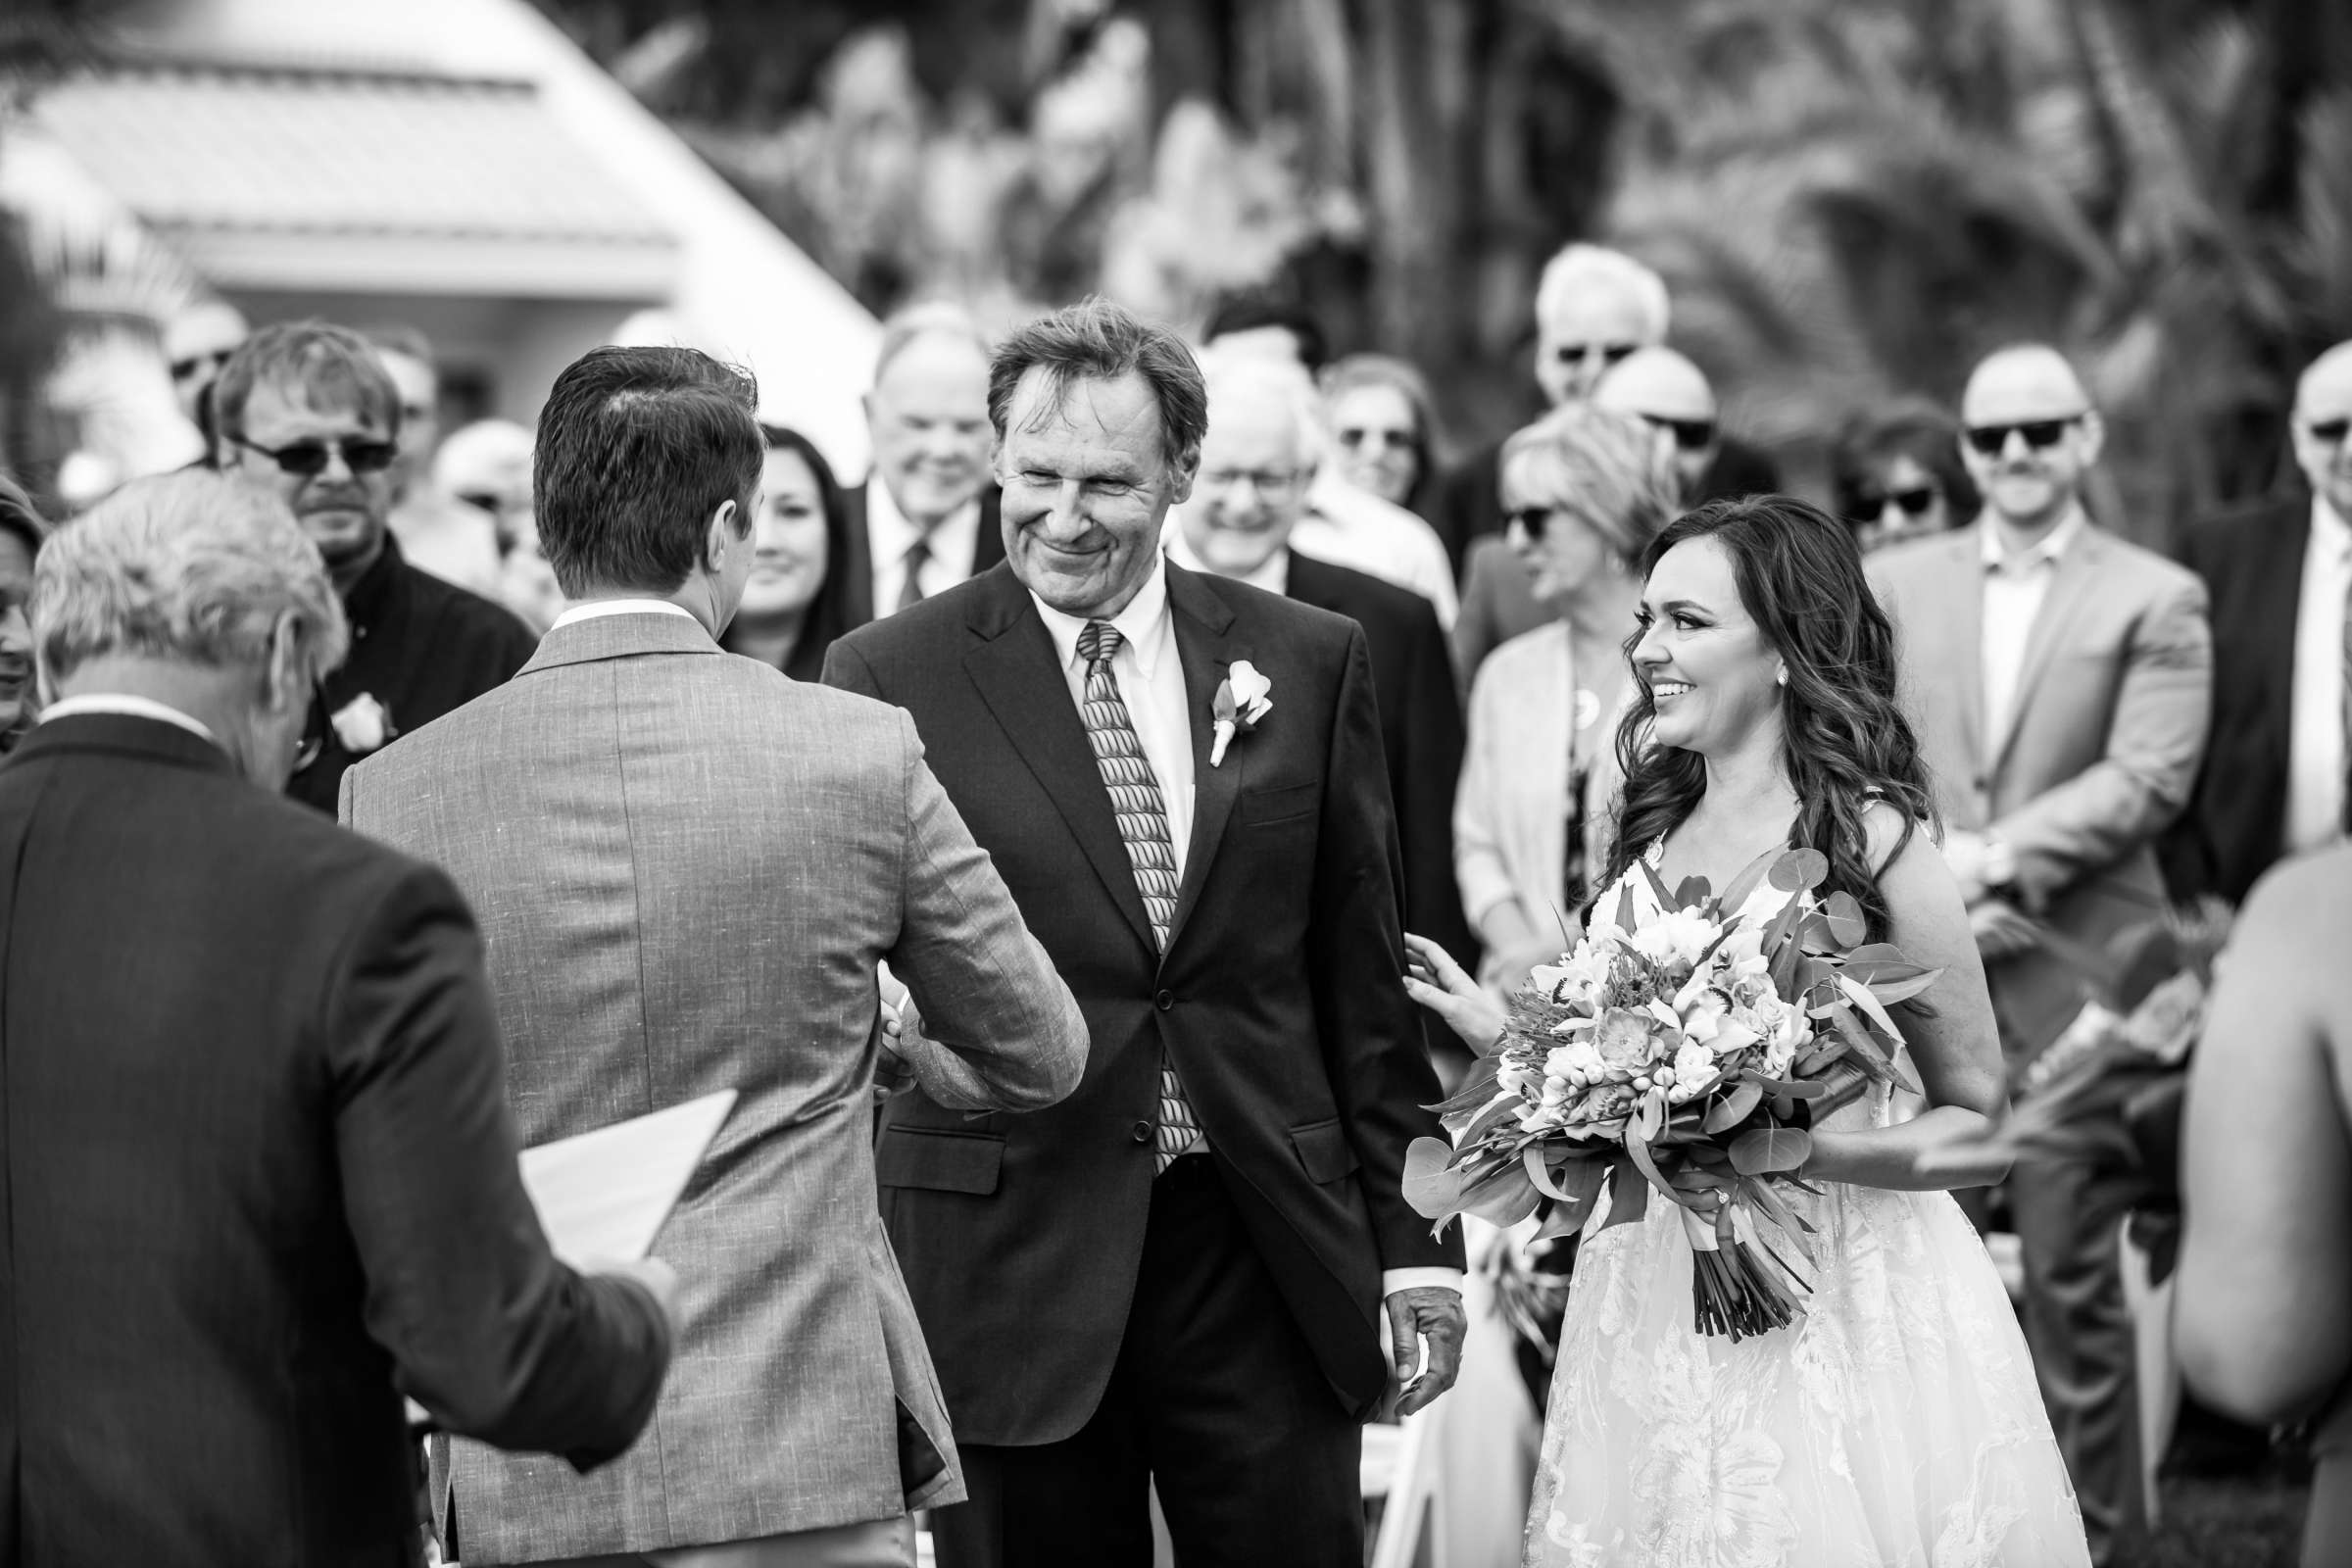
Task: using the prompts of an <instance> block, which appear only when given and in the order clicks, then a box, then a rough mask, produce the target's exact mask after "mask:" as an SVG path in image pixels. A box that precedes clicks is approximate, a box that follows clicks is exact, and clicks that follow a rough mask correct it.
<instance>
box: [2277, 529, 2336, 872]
mask: <svg viewBox="0 0 2352 1568" xmlns="http://www.w3.org/2000/svg"><path fill="white" fill-rule="evenodd" d="M2347 597H2352V523H2347V522H2346V521H2345V520H2344V519H2343V518H2342V517H2339V516H2337V515H2336V512H2335V509H2334V508H2333V507H2331V506H2329V505H2328V504H2327V501H2326V500H2325V499H2323V498H2321V497H2318V496H2314V497H2313V498H2312V502H2311V542H2310V543H2309V544H2307V545H2305V546H2304V547H2303V589H2302V593H2301V595H2300V596H2299V598H2298V601H2297V603H2296V606H2295V674H2294V694H2293V697H2292V699H2291V702H2292V706H2291V707H2290V708H2289V710H2288V717H2287V741H2286V848H2287V850H2288V851H2289V853H2293V852H2296V851H2301V850H2313V849H2318V848H2319V847H2320V846H2321V845H2323V844H2328V843H2331V842H2333V841H2334V839H2335V838H2336V836H2337V835H2338V834H2339V833H2341V832H2342V830H2343V821H2344V773H2345V768H2346V766H2347V765H2348V764H2352V759H2347V758H2346V757H2345V756H2344V706H2343V705H2344V601H2345V600H2346V598H2347Z"/></svg>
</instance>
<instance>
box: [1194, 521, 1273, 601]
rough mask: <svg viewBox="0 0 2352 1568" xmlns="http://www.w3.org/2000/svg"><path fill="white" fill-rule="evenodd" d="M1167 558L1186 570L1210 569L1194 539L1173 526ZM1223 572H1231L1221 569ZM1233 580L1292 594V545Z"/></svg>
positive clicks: (1263, 588) (1269, 591) (1263, 589)
mask: <svg viewBox="0 0 2352 1568" xmlns="http://www.w3.org/2000/svg"><path fill="white" fill-rule="evenodd" d="M1168 559H1169V560H1170V561H1173V562H1174V563H1176V564H1178V565H1179V566H1182V567H1183V568H1184V569H1185V570H1187V571H1203V572H1204V571H1207V570H1209V567H1208V566H1207V565H1205V564H1203V563H1202V562H1201V558H1200V557H1199V556H1198V555H1196V554H1194V552H1193V547H1192V544H1191V542H1190V541H1188V540H1187V539H1186V538H1185V537H1184V534H1183V532H1182V531H1181V530H1179V529H1174V528H1171V529H1170V530H1169V531H1168ZM1221 575H1231V574H1230V573H1222V574H1221ZM1233 580H1234V581H1235V582H1241V583H1248V584H1249V585H1250V587H1252V588H1255V589H1257V590H1259V591H1260V592H1261V593H1269V594H1277V595H1280V596H1281V597H1283V598H1285V599H1287V598H1289V597H1290V593H1291V552H1290V547H1289V546H1287V545H1286V546H1284V547H1283V548H1282V549H1280V550H1277V551H1275V552H1274V553H1273V554H1272V555H1270V556H1268V557H1266V559H1265V560H1264V561H1262V562H1260V563H1259V564H1258V565H1257V569H1255V570H1254V571H1246V572H1243V573H1242V574H1241V575H1240V576H1238V577H1234V579H1233Z"/></svg>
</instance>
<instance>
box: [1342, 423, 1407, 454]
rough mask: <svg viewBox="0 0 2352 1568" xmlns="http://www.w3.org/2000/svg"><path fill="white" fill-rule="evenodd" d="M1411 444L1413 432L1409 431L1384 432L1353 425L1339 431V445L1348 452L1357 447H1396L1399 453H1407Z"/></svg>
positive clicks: (1344, 426) (1378, 429)
mask: <svg viewBox="0 0 2352 1568" xmlns="http://www.w3.org/2000/svg"><path fill="white" fill-rule="evenodd" d="M1412 444H1413V432H1412V431H1410V430H1384V429H1381V428H1379V427H1378V426H1376V425H1353V424H1350V425H1343V426H1342V427H1341V429H1340V445H1342V446H1344V447H1346V448H1348V450H1349V451H1353V450H1355V449H1356V448H1357V447H1396V448H1397V449H1398V450H1399V451H1407V450H1410V449H1411V447H1412Z"/></svg>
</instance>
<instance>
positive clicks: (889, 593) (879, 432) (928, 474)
mask: <svg viewBox="0 0 2352 1568" xmlns="http://www.w3.org/2000/svg"><path fill="white" fill-rule="evenodd" d="M865 428H866V435H867V438H868V439H869V440H870V441H871V442H872V445H873V449H874V469H873V472H872V474H871V475H870V476H868V477H867V479H866V481H865V483H863V484H861V485H858V486H857V487H856V488H854V489H850V490H845V491H843V492H842V509H843V512H844V514H845V515H846V516H847V518H848V523H849V544H850V548H849V559H847V560H846V561H843V562H840V563H837V564H835V565H834V567H833V569H834V570H836V571H840V572H844V573H846V574H847V575H848V579H849V581H848V588H849V592H850V598H849V599H848V601H847V607H848V612H849V613H848V621H849V624H850V625H852V626H862V625H864V624H865V623H866V622H867V621H869V620H878V619H880V618H882V617H883V616H885V615H889V614H893V613H896V612H898V611H901V610H904V609H906V608H907V606H908V605H912V604H916V603H919V602H920V601H922V600H924V599H928V598H930V597H931V596H933V595H934V594H940V593H945V592H946V591H947V590H948V589H950V588H953V587H955V586H956V584H957V583H959V582H962V581H964V580H965V579H967V578H970V577H976V576H978V575H979V574H980V573H981V572H984V571H986V570H987V569H988V568H989V567H991V566H993V565H995V564H997V563H998V562H1000V561H1003V560H1004V559H1005V531H1004V528H1003V527H1002V525H1001V523H1000V520H999V519H1000V516H1001V512H1000V509H1001V507H1002V504H1003V498H1002V496H1001V495H1000V494H999V492H998V490H997V487H996V486H995V485H994V484H992V483H990V482H989V474H988V447H989V429H988V341H987V339H985V338H983V337H982V336H981V335H980V328H979V327H978V326H976V325H974V324H973V322H972V319H971V318H970V317H968V316H966V315H965V314H964V313H963V312H962V311H961V310H960V309H958V308H956V306H953V305H945V304H937V303H934V304H928V305H914V306H909V307H908V308H907V309H906V310H904V311H901V312H900V313H899V314H898V315H896V316H894V317H892V318H891V319H889V320H887V321H885V322H883V323H882V349H881V352H880V353H879V354H878V355H876V356H875V360H874V385H873V389H872V390H871V391H869V392H867V393H866V395H865Z"/></svg>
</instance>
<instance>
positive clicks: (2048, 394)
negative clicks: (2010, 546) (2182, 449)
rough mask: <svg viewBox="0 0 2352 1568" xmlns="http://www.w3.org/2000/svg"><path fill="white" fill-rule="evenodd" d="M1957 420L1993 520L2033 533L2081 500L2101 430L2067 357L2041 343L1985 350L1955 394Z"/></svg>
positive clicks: (1962, 450) (1964, 455)
mask: <svg viewBox="0 0 2352 1568" xmlns="http://www.w3.org/2000/svg"><path fill="white" fill-rule="evenodd" d="M1960 422H1961V423H1962V424H1963V425H1965V426H1966V427H1967V428H1966V432H1965V434H1964V435H1963V437H1962V439H1961V443H1960V456H1961V459H1962V461H1964V462H1965V463H1966V464H1967V465H1968V471H1969V476H1970V477H1971V478H1973V479H1975V480H1976V482H1977V488H1978V489H1979V490H1981V491H1983V492H1984V494H1985V512H1986V513H1987V514H1988V515H1990V516H1991V517H1992V518H1993V519H1994V520H1996V521H1999V522H2004V523H2006V524H2007V525H2008V526H2009V527H2010V528H2011V529H2012V530H2015V531H2017V532H2018V533H2021V534H2025V535H2038V534H2040V533H2042V532H2044V531H2046V530H2047V529H2049V528H2052V527H2055V526H2056V525H2057V524H2059V523H2060V522H2062V521H2064V520H2065V519H2066V517H2067V516H2068V515H2069V514H2071V513H2072V512H2073V511H2074V510H2075V509H2076V507H2077V506H2079V505H2080V503H2081V501H2082V481H2083V478H2084V476H2085V475H2086V474H2087V473H2088V472H2089V470H2090V466H2091V465H2092V464H2093V463H2095V462H2097V461H2098V456H2099V443H2100V441H2101V439H2102V438H2103V431H2102V430H2101V428H2100V424H2099V416H2098V414H2097V412H2096V411H2095V410H2093V409H2092V408H2091V406H2090V398H2089V396H2088V395H2087V394H2086V393H2084V391H2083V390H2082V378H2081V377H2079V376H2078V375H2076V374H2075V368H2074V367H2073V366H2072V365H2069V364H2068V363H2067V361H2066V356H2065V355H2063V354H2060V353H2059V352H2058V351H2057V350H2056V349H2053V348H2051V347H2049V346H2048V345H2047V344H2042V343H2025V344H2020V345H2018V346H2016V347H2014V348H2005V349H2000V350H1997V351H1996V352H1994V353H1992V354H1989V355H1987V356H1986V357H1985V360H1984V362H1983V363H1981V364H1980V365H1978V367H1977V368H1976V373H1975V374H1973V375H1971V376H1970V377H1969V378H1968V390H1967V391H1966V392H1965V393H1963V394H1962V395H1961V398H1960Z"/></svg>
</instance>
